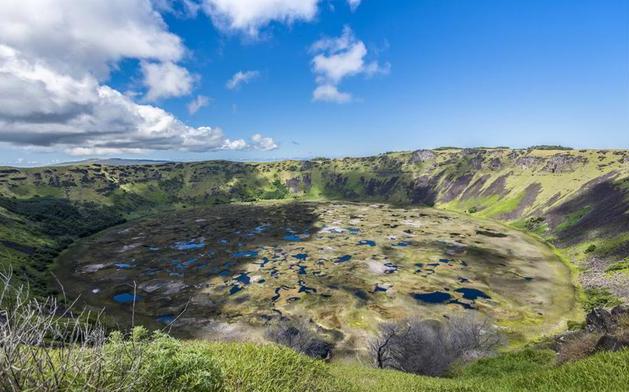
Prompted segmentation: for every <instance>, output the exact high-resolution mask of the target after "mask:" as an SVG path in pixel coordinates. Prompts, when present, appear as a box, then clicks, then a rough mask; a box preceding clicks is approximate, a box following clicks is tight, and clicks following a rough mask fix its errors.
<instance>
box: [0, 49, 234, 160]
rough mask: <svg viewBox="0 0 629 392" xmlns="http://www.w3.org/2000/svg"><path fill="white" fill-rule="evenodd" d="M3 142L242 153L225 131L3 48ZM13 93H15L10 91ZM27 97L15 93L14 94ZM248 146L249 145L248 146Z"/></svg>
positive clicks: (88, 150) (75, 148)
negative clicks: (188, 122)
mask: <svg viewBox="0 0 629 392" xmlns="http://www.w3.org/2000/svg"><path fill="white" fill-rule="evenodd" d="M0 86H2V87H3V89H2V91H3V93H2V94H0V141H3V142H9V143H13V144H16V145H25V146H38V147H48V148H59V147H61V148H63V149H64V150H65V151H67V152H68V153H70V154H81V155H85V154H99V155H100V154H115V153H122V152H126V153H134V152H143V151H147V150H169V149H177V150H182V151H196V152H203V151H213V150H222V149H242V148H244V147H243V145H242V143H241V142H239V141H232V140H230V139H228V138H226V137H225V136H224V134H223V131H222V130H221V129H220V128H213V127H198V128H195V127H190V126H188V125H185V124H184V123H182V122H181V121H179V120H177V119H176V118H175V117H174V116H173V115H172V114H170V113H168V112H166V111H164V110H162V109H160V108H158V107H155V106H151V105H140V104H137V103H135V102H133V101H132V100H131V98H129V97H127V96H125V95H124V94H122V93H120V92H119V91H117V90H114V89H112V88H111V87H108V86H104V85H101V84H99V83H98V81H97V80H96V79H95V78H93V77H89V76H86V77H84V78H83V79H75V78H73V77H71V76H69V75H64V74H59V73H57V72H55V71H54V70H51V69H49V68H47V67H45V66H43V65H41V64H37V63H36V62H35V63H34V62H30V61H29V60H28V59H25V58H23V57H22V56H21V54H20V53H19V52H17V51H16V50H14V49H12V48H9V47H7V46H4V45H0ZM7 91H10V94H7V93H6V92H7ZM20 91H22V92H25V93H21V94H13V93H14V92H20ZM245 147H246V146H245Z"/></svg>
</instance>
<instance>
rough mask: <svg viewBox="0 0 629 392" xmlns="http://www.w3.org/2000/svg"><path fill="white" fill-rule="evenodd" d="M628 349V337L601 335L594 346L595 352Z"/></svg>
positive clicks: (625, 335)
mask: <svg viewBox="0 0 629 392" xmlns="http://www.w3.org/2000/svg"><path fill="white" fill-rule="evenodd" d="M626 347H629V335H627V334H624V335H620V336H615V335H603V336H601V338H600V339H599V340H598V342H597V343H596V346H595V348H594V349H595V350H596V351H620V350H623V349H624V348H626Z"/></svg>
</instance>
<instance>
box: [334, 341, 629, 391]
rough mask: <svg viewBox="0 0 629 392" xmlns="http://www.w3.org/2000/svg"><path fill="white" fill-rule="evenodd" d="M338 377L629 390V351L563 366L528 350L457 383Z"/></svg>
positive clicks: (367, 371)
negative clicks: (627, 388) (628, 386)
mask: <svg viewBox="0 0 629 392" xmlns="http://www.w3.org/2000/svg"><path fill="white" fill-rule="evenodd" d="M331 369H332V374H334V375H336V377H338V378H341V379H344V380H347V381H348V382H349V383H350V384H351V385H352V386H353V387H354V388H356V389H354V390H358V391H368V392H389V391H391V392H393V391H402V392H403V391H443V392H445V391H488V392H489V391H491V392H502V391H504V392H507V391H527V392H530V391H623V390H626V386H627V385H629V351H628V350H625V351H622V352H617V353H599V354H596V355H594V356H592V357H589V358H586V359H584V360H580V361H577V362H573V363H568V364H565V365H561V366H556V365H555V364H554V358H553V354H552V353H551V352H549V351H534V350H526V351H523V352H519V353H505V354H501V355H500V356H498V357H496V358H491V359H486V360H481V361H479V362H476V363H474V364H472V365H470V366H468V367H467V368H464V369H463V370H462V371H461V373H460V374H459V375H456V376H454V377H452V378H431V377H422V376H414V375H410V374H406V373H401V372H397V371H392V370H378V369H372V368H367V367H364V366H359V365H341V364H339V365H336V364H333V365H331Z"/></svg>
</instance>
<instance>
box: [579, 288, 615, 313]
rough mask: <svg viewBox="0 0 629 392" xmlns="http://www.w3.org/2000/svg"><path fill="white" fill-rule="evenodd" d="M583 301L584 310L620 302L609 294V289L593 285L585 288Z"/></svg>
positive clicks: (607, 306)
mask: <svg viewBox="0 0 629 392" xmlns="http://www.w3.org/2000/svg"><path fill="white" fill-rule="evenodd" d="M584 292H585V301H584V302H583V307H584V308H585V310H587V311H590V310H592V309H594V308H601V307H603V308H609V307H612V306H616V305H619V304H621V303H622V301H621V300H620V299H619V298H618V297H616V296H615V295H613V294H611V293H610V292H609V290H607V289H606V288H602V287H595V288H589V289H585V290H584Z"/></svg>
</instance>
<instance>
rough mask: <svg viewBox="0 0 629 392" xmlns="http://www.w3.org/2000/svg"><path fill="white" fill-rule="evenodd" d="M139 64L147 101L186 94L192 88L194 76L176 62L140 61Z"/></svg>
mask: <svg viewBox="0 0 629 392" xmlns="http://www.w3.org/2000/svg"><path fill="white" fill-rule="evenodd" d="M141 66H142V73H143V74H144V85H145V86H146V87H147V89H148V91H147V93H146V99H147V100H149V101H155V100H157V99H160V98H170V97H180V96H182V95H188V94H189V93H190V91H191V90H192V86H193V84H194V77H193V76H192V75H190V73H189V72H188V70H187V69H185V68H183V67H180V66H178V65H177V64H174V63H171V62H166V63H148V62H142V64H141Z"/></svg>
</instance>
